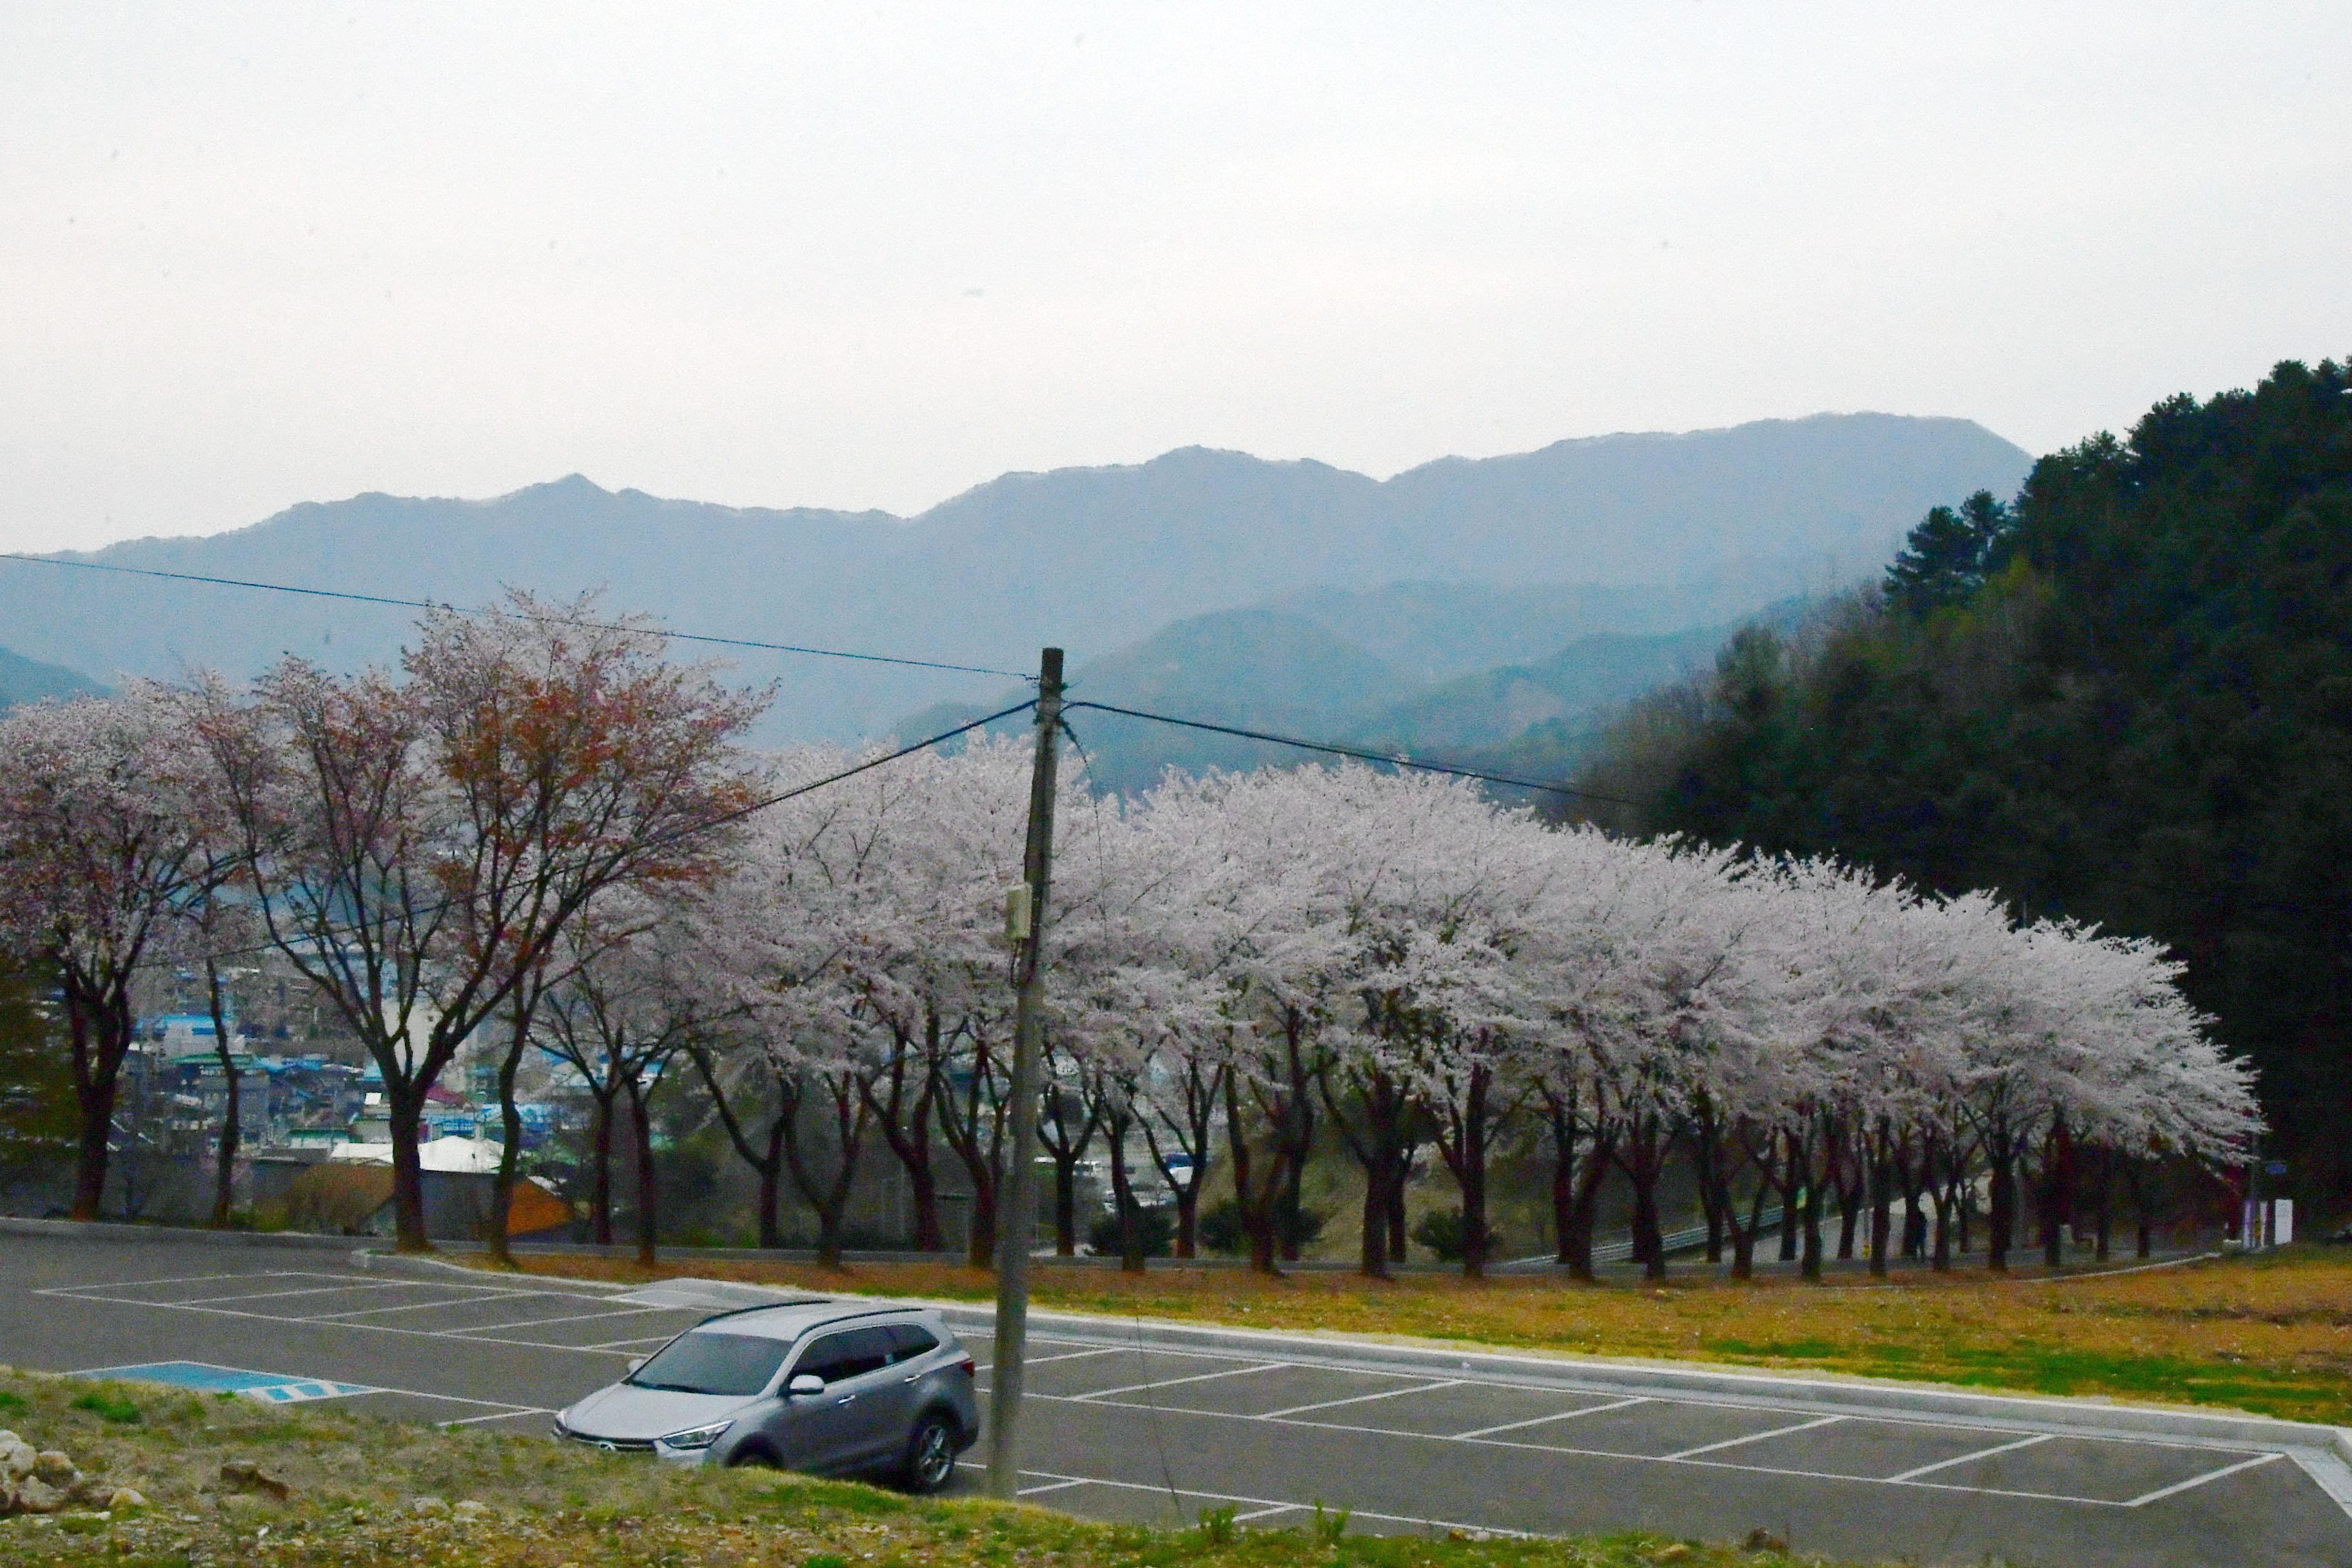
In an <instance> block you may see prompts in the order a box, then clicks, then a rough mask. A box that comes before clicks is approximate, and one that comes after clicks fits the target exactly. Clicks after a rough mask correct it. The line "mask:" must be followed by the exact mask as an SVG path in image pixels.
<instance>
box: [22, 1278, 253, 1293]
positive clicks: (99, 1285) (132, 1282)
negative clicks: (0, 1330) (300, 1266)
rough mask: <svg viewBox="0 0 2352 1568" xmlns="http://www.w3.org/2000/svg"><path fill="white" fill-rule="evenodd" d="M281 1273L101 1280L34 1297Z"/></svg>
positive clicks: (39, 1291)
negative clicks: (74, 1291)
mask: <svg viewBox="0 0 2352 1568" xmlns="http://www.w3.org/2000/svg"><path fill="white" fill-rule="evenodd" d="M288 1278H289V1276H288V1275H286V1274H283V1273H270V1274H169V1275H166V1276H164V1277H163V1279H102V1280H98V1281H96V1282H94V1283H89V1284H83V1285H53V1286H51V1287H50V1288H49V1289H46V1290H36V1291H34V1292H33V1294H34V1295H36V1296H62V1295H65V1294H67V1293H68V1291H73V1290H134V1289H138V1288H139V1287H140V1286H142V1285H209V1284H211V1283H212V1282H213V1281H214V1280H215V1279H288Z"/></svg>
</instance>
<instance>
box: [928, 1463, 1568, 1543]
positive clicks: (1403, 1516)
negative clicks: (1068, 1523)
mask: <svg viewBox="0 0 2352 1568" xmlns="http://www.w3.org/2000/svg"><path fill="white" fill-rule="evenodd" d="M957 1464H958V1466H959V1467H960V1468H964V1469H968V1470H984V1469H986V1468H988V1467H987V1466H985V1465H983V1464H982V1463H981V1462H980V1461H979V1460H977V1459H960V1460H958V1461H957ZM1021 1473H1022V1474H1023V1475H1024V1476H1036V1477H1038V1478H1040V1479H1044V1480H1049V1481H1068V1482H1070V1483H1071V1484H1072V1485H1075V1486H1087V1487H1110V1488H1113V1489H1117V1490H1118V1491H1123V1492H1150V1493H1153V1494H1154V1495H1156V1496H1159V1497H1168V1496H1170V1495H1171V1488H1169V1487H1168V1486H1166V1485H1165V1484H1163V1483H1160V1482H1157V1481H1114V1480H1107V1479H1104V1478H1103V1477H1100V1476H1073V1475H1066V1474H1063V1473H1062V1472H1060V1471H1056V1470H1024V1471H1022V1472H1021ZM1172 1491H1173V1495H1174V1496H1176V1497H1179V1498H1206V1499H1207V1500H1209V1501H1211V1502H1232V1503H1241V1504H1244V1505H1245V1506H1247V1507H1250V1508H1255V1509H1260V1510H1265V1511H1266V1512H1269V1513H1280V1512H1283V1511H1284V1510H1289V1509H1297V1510H1299V1511H1300V1512H1302V1513H1304V1512H1307V1511H1309V1510H1312V1509H1313V1508H1314V1507H1315V1505H1314V1504H1313V1503H1311V1502H1284V1501H1282V1500H1279V1499H1276V1498H1265V1497H1244V1496H1242V1495H1241V1494H1239V1493H1237V1492H1208V1491H1202V1490H1201V1489H1199V1488H1197V1487H1177V1488H1174V1489H1172ZM1348 1513H1349V1517H1350V1518H1353V1519H1377V1520H1379V1521H1381V1522H1382V1523H1384V1524H1419V1525H1425V1526H1427V1527H1428V1528H1430V1529H1432V1530H1460V1531H1474V1530H1475V1531H1480V1532H1481V1533H1483V1534H1486V1535H1500V1536H1507V1537H1509V1538H1510V1539H1512V1540H1514V1541H1535V1540H1539V1539H1541V1538H1540V1537H1538V1536H1537V1535H1535V1534H1534V1533H1533V1532H1532V1531H1525V1530H1505V1529H1503V1528H1501V1527H1500V1526H1497V1525H1492V1524H1465V1523H1464V1522H1463V1521H1460V1520H1458V1519H1423V1518H1422V1517H1420V1516H1419V1515H1417V1514H1409V1513H1376V1512H1374V1511H1373V1510H1370V1509H1368V1508H1351V1509H1349V1510H1348ZM1244 1517H1245V1516H1244V1515H1242V1514H1235V1515H1234V1520H1235V1521H1240V1520H1241V1519H1243V1518H1244Z"/></svg>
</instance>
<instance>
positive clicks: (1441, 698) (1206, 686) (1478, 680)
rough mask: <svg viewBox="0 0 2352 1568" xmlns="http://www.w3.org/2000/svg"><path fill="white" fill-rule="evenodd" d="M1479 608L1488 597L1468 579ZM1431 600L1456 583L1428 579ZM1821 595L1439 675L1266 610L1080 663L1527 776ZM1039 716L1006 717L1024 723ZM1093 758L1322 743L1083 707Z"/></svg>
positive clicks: (1207, 705) (1202, 712) (1101, 777)
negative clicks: (1750, 628) (1742, 633)
mask: <svg viewBox="0 0 2352 1568" xmlns="http://www.w3.org/2000/svg"><path fill="white" fill-rule="evenodd" d="M1460 592H1461V594H1462V596H1463V598H1464V599H1465V600H1467V601H1469V602H1470V604H1472V605H1475V604H1477V603H1478V602H1480V601H1481V600H1482V599H1483V598H1484V597H1485V595H1483V594H1482V593H1480V592H1478V591H1474V590H1463V591H1460ZM1417 597H1419V598H1420V600H1421V602H1422V603H1423V604H1424V605H1435V604H1437V603H1441V602H1442V601H1443V599H1444V591H1443V590H1438V589H1433V588H1426V587H1424V588H1423V590H1422V592H1421V594H1420V595H1417ZM1813 603H1815V601H1810V600H1806V599H1790V600H1784V601H1782V602H1781V603H1780V604H1777V605H1769V606H1767V607H1766V608H1765V609H1764V610H1762V611H1760V612H1759V613H1758V614H1757V615H1754V616H1743V617H1740V618H1739V619H1738V620H1735V621H1727V622H1723V623H1719V624H1716V625H1710V626H1694V627H1689V628H1686V629H1685V630H1681V631H1675V632H1664V633H1650V634H1628V633H1620V632H1597V633H1591V634H1588V635H1585V636H1582V637H1577V638H1575V639H1574V640H1573V641H1571V642H1569V643H1568V644H1567V645H1566V646H1565V647H1558V648H1555V649H1554V651H1553V652H1552V654H1551V655H1550V657H1549V658H1543V659H1539V660H1536V661H1532V662H1529V663H1524V664H1506V665H1498V666H1495V667H1492V668H1486V669H1481V670H1478V671H1476V672H1475V673H1472V674H1468V675H1456V676H1454V677H1453V678H1452V679H1445V680H1440V681H1434V682H1433V681H1429V680H1425V679H1421V673H1422V672H1420V671H1418V670H1416V669H1414V668H1411V667H1408V666H1405V665H1402V664H1399V663H1395V662H1391V661H1390V660H1387V659H1383V658H1378V657H1376V656H1375V655H1373V654H1371V653H1370V652H1368V651H1366V650H1365V649H1364V648H1362V647H1359V646H1358V645H1357V644H1355V643H1354V642H1352V641H1350V640H1349V639H1347V638H1345V637H1339V636H1337V635H1335V634H1334V633H1333V632H1332V631H1331V630H1330V629H1329V628H1328V626H1324V625H1319V624H1318V623H1317V622H1316V621H1314V620H1310V619H1308V618H1307V617H1306V616H1300V615H1297V614H1293V613H1290V612H1288V611H1284V610H1277V609H1272V608H1265V607H1256V608H1250V609H1243V610H1224V611H1220V612H1218V613H1216V614H1214V615H1209V616H1192V617H1190V618H1188V619H1185V620H1181V621H1178V622H1175V623H1174V624H1172V625H1171V626H1166V627H1164V628H1162V629H1161V630H1160V631H1159V632H1157V633H1155V634H1154V635H1153V636H1151V637H1147V638H1145V639H1144V640H1142V641H1141V642H1139V643H1137V644H1135V645H1134V646H1133V647H1127V648H1122V649H1120V650H1118V652H1116V653H1111V654H1107V655H1105V656H1104V657H1103V658H1097V659H1091V660H1088V661H1087V662H1086V663H1084V664H1081V665H1079V666H1077V667H1076V668H1074V669H1073V670H1072V671H1071V673H1070V679H1069V686H1068V691H1069V697H1070V700H1072V701H1073V702H1076V703H1084V702H1087V701H1095V702H1101V703H1106V704H1108V705H1110V706H1112V707H1117V708H1128V709H1134V710H1139V711H1141V712H1148V713H1160V714H1168V715H1171V716H1175V717H1179V718H1184V719H1192V720H1198V721H1205V722H1208V723H1212V724H1218V725H1223V726H1228V727H1231V728H1234V729H1242V730H1251V731H1259V732H1261V733H1265V734H1275V735H1291V736H1297V737H1299V738H1301V739H1305V740H1315V741H1328V742H1339V743H1340V744H1343V745H1348V746H1352V747H1357V748H1360V749H1364V750H1368V751H1372V752H1380V753H1381V754H1383V755H1396V754H1399V753H1405V754H1409V755H1412V756H1413V757H1416V758H1420V759H1423V760H1425V761H1440V762H1450V763H1460V764H1463V765H1466V766H1470V767H1475V768H1481V769H1486V770H1489V771H1500V772H1504V773H1509V774H1511V775H1512V776H1525V775H1526V774H1527V773H1528V771H1529V770H1532V771H1533V772H1534V773H1535V774H1536V775H1537V776H1539V777H1553V776H1557V775H1558V774H1559V773H1561V772H1562V771H1564V770H1565V769H1566V768H1568V767H1570V766H1572V765H1573V763H1575V761H1576V760H1577V758H1578V757H1579V755H1580V753H1581V752H1582V750H1583V748H1584V747H1586V746H1589V745H1590V744H1591V742H1593V741H1594V740H1595V739H1596V738H1597V737H1598V735H1599V734H1600V732H1601V728H1602V726H1603V724H1604V723H1605V722H1606V721H1607V719H1608V718H1609V717H1610V716H1611V715H1612V713H1613V712H1614V711H1615V710H1616V709H1617V708H1618V707H1619V706H1621V705H1622V704H1623V703H1624V702H1626V701H1628V700H1631V699H1633V698H1635V697H1638V696H1640V695H1642V694H1643V692H1646V691H1651V690H1654V689H1657V688H1658V687H1660V686H1664V685H1667V684H1669V683H1671V682H1673V681H1676V680H1680V679H1685V678H1686V677H1688V676H1691V675H1693V674H1695V673H1696V672H1698V671H1701V670H1704V669H1706V668H1711V667H1712V665H1713V664H1714V661H1715V656H1716V652H1717V649H1719V648H1720V647H1722V646H1723V644H1724V643H1725V641H1726V640H1727V639H1728V637H1730V635H1731V633H1732V632H1733V631H1735V630H1737V629H1738V626H1741V625H1746V624H1751V623H1762V624H1766V625H1770V626H1775V627H1778V628H1780V629H1784V630H1785V629H1788V628H1790V627H1793V626H1796V625H1797V624H1798V623H1799V622H1800V621H1801V620H1802V619H1803V617H1804V616H1805V615H1806V613H1807V611H1808V609H1809V608H1810V607H1811V605H1812V604H1813ZM1018 700H1020V694H1019V693H1018V692H1015V691H1012V690H1010V689H1008V690H1007V691H1005V692H1003V693H1002V694H1000V696H999V697H998V698H996V699H995V700H991V701H988V702H982V703H962V702H950V703H940V704H937V705H935V706H933V707H931V708H928V709H925V710H922V711H921V712H919V713H914V714H909V715H908V717H907V718H905V719H903V720H901V721H899V723H898V726H897V731H898V738H899V739H901V740H914V739H919V737H921V736H923V735H925V734H929V733H933V732H936V731H940V730H945V729H950V728H952V727H954V726H955V725H957V724H961V723H965V722H968V721H971V720H972V719H976V718H978V717H980V716H981V715H982V714H984V713H988V712H991V711H993V710H995V709H996V708H999V707H1003V706H1006V705H1007V704H1009V703H1011V702H1014V701H1018ZM1069 722H1070V729H1071V733H1072V734H1073V735H1074V736H1076V740H1077V743H1078V750H1079V763H1078V764H1077V765H1080V766H1083V767H1085V768H1086V769H1087V776H1088V778H1089V779H1090V780H1091V782H1092V783H1093V784H1095V785H1096V787H1097V788H1099V789H1105V790H1114V791H1120V792H1132V791H1136V790H1140V789H1146V788H1149V787H1150V785H1151V784H1154V783H1156V782H1157V781H1158V780H1159V778H1160V775H1161V773H1164V772H1165V771H1166V770H1167V769H1168V768H1169V767H1171V766H1174V767H1179V768H1182V769H1184V770H1186V771H1188V772H1200V771H1202V770H1204V769H1207V768H1224V769H1246V768H1251V767H1255V766H1257V765H1259V764H1260V763H1269V762H1272V763H1296V762H1299V761H1302V760H1307V759H1308V758H1309V757H1310V755H1311V754H1310V753H1306V752H1301V751H1299V750H1298V749H1297V748H1295V747H1290V746H1284V745H1279V744H1273V743H1269V742H1261V741H1255V740H1249V739H1244V738H1243V737H1239V736H1234V735H1225V734H1219V733H1217V732H1215V731H1202V730H1187V729H1182V728H1178V727H1174V726H1171V725H1167V724H1161V723H1155V722H1151V721H1146V720H1141V719H1135V718H1129V717H1128V716H1126V715H1123V714H1118V713H1106V712H1100V711H1094V710H1087V709H1085V708H1083V707H1081V708H1077V709H1075V710H1073V711H1072V712H1071V714H1070V718H1069ZM1023 723H1024V721H1021V720H1009V721H1003V723H1001V724H1000V725H998V726H996V727H997V728H999V729H1002V730H1005V731H1012V730H1014V729H1018V728H1020V727H1021V726H1022V724H1023Z"/></svg>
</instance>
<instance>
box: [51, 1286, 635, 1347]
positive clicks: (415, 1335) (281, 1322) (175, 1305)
mask: <svg viewBox="0 0 2352 1568" xmlns="http://www.w3.org/2000/svg"><path fill="white" fill-rule="evenodd" d="M34 1294H35V1295H61V1294H63V1292H61V1291H38V1290H37V1291H35V1292H34ZM72 1300H78V1301H103V1302H106V1303H108V1304H109V1305H112V1306H121V1307H156V1308H161V1309H163V1310H168V1311H175V1312H202V1313H204V1314H205V1316H207V1317H214V1318H242V1319H244V1320H245V1321H247V1322H255V1323H275V1324H277V1325H278V1326H280V1327H292V1326H294V1325H296V1324H299V1323H313V1324H315V1325H316V1326H318V1327H320V1328H322V1329H357V1330H362V1331H365V1332H368V1333H372V1334H405V1335H407V1336H408V1337H409V1338H411V1339H419V1340H456V1341H459V1342H462V1343H465V1344H469V1345H512V1346H513V1347H514V1348H515V1349H517V1350H526V1351H562V1352H576V1353H580V1354H588V1355H618V1354H620V1353H622V1352H618V1351H611V1350H606V1349H604V1348H603V1347H601V1346H597V1345H562V1344H549V1343H547V1342H544V1341H541V1340H506V1339H492V1338H490V1337H488V1335H484V1334H458V1333H454V1332H452V1331H449V1330H447V1329H404V1328H402V1327H401V1326H400V1325H398V1324H397V1323H358V1322H353V1321H351V1320H350V1319H348V1318H339V1319H336V1320H334V1321H327V1320H325V1319H322V1318H317V1319H314V1318H286V1317H280V1316H278V1315H277V1314H276V1313H273V1312H244V1311H239V1310H237V1309H236V1308H234V1307H190V1306H184V1305H183V1304H181V1303H179V1302H176V1301H142V1300H140V1299H139V1298H137V1297H135V1296H90V1295H79V1296H75V1297H73V1298H72Z"/></svg>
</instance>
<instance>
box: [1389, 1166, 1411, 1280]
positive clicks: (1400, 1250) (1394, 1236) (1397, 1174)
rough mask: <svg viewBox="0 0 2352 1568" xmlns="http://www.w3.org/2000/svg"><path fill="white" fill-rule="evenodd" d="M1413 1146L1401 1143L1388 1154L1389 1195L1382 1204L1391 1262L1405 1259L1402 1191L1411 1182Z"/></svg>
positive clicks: (1399, 1261)
mask: <svg viewBox="0 0 2352 1568" xmlns="http://www.w3.org/2000/svg"><path fill="white" fill-rule="evenodd" d="M1413 1153H1414V1148H1413V1145H1412V1144H1410V1143H1407V1144H1403V1145H1401V1146H1400V1147H1399V1148H1398V1149H1397V1150H1396V1152H1393V1153H1391V1155H1390V1156H1389V1173H1388V1184H1389V1195H1388V1201H1387V1203H1386V1204H1385V1205H1383V1206H1385V1207H1386V1208H1387V1210H1388V1215H1389V1258H1390V1260H1391V1262H1395V1263H1402V1262H1403V1261H1404V1260H1405V1249H1404V1247H1405V1239H1406V1237H1405V1225H1404V1218H1405V1216H1404V1192H1405V1188H1406V1187H1408V1186H1410V1185H1411V1184H1412V1161H1413Z"/></svg>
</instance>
